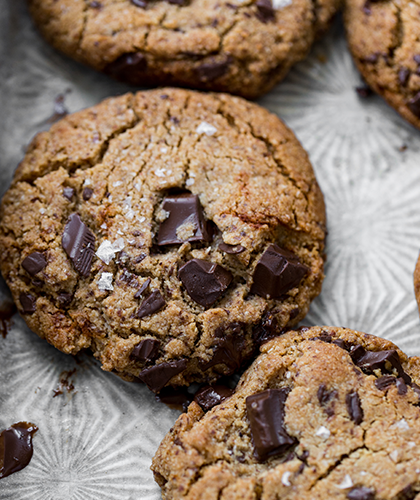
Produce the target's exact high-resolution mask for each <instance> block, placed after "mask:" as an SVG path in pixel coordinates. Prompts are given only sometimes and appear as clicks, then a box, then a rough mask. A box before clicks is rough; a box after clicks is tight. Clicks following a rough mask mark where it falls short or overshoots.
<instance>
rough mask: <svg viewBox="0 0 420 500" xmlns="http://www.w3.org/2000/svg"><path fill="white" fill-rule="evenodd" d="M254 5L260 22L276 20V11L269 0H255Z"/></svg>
mask: <svg viewBox="0 0 420 500" xmlns="http://www.w3.org/2000/svg"><path fill="white" fill-rule="evenodd" d="M255 5H256V7H257V18H258V19H259V20H260V21H261V22H263V23H268V22H270V21H275V20H276V11H275V10H274V8H273V4H272V2H271V0H257V1H256V2H255Z"/></svg>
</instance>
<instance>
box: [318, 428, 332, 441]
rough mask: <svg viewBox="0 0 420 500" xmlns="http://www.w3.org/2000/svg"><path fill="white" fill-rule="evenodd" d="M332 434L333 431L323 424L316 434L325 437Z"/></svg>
mask: <svg viewBox="0 0 420 500" xmlns="http://www.w3.org/2000/svg"><path fill="white" fill-rule="evenodd" d="M330 435H331V432H330V431H329V430H328V429H327V428H326V427H324V426H323V425H321V427H320V428H319V429H318V430H317V431H316V433H315V436H319V437H321V438H323V439H328V438H329V437H330Z"/></svg>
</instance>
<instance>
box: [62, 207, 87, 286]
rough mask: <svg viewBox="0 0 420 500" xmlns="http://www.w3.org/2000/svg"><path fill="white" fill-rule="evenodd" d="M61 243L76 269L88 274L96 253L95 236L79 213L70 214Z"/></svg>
mask: <svg viewBox="0 0 420 500" xmlns="http://www.w3.org/2000/svg"><path fill="white" fill-rule="evenodd" d="M61 244H62V246H63V248H64V250H65V252H66V253H67V255H68V256H69V257H70V259H71V261H72V263H73V266H74V268H75V269H76V271H77V272H78V273H79V274H81V275H82V276H88V275H89V273H90V268H91V265H92V259H93V255H94V253H95V236H94V234H93V233H92V231H91V230H90V229H89V228H88V227H87V226H86V224H84V222H82V220H81V218H80V216H79V215H78V214H72V215H70V217H69V219H68V221H67V224H66V226H65V227H64V232H63V236H62V238H61Z"/></svg>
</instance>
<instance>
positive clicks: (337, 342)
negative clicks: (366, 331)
mask: <svg viewBox="0 0 420 500" xmlns="http://www.w3.org/2000/svg"><path fill="white" fill-rule="evenodd" d="M331 344H335V345H336V346H338V347H340V349H344V350H345V351H347V350H348V348H349V346H348V344H347V342H346V341H345V340H343V339H334V340H331Z"/></svg>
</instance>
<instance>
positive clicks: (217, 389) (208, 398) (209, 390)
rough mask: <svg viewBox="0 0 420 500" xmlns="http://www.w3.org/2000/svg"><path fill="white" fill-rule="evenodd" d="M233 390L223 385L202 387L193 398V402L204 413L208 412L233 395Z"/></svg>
mask: <svg viewBox="0 0 420 500" xmlns="http://www.w3.org/2000/svg"><path fill="white" fill-rule="evenodd" d="M233 392H234V391H233V390H232V389H229V387H226V386H225V385H218V384H216V385H206V386H204V387H202V388H201V389H200V390H199V391H198V392H196V394H195V396H194V401H195V402H196V403H197V404H198V405H200V406H201V408H202V409H203V410H204V411H209V410H211V409H212V408H213V406H216V405H218V404H220V403H221V402H222V401H224V400H225V399H227V398H229V397H230V396H232V394H233Z"/></svg>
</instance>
